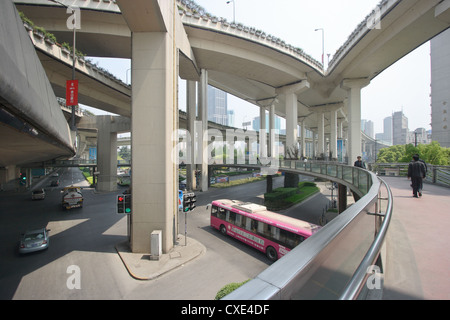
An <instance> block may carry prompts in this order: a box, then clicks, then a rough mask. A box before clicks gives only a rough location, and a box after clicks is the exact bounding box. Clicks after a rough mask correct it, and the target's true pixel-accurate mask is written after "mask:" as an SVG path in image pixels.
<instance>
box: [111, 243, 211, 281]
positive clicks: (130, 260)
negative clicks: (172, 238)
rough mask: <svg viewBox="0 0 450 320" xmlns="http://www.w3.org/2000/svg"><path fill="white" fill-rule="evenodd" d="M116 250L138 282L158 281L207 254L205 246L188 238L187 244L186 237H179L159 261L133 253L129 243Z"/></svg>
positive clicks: (122, 244) (144, 254)
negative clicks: (164, 275) (157, 279)
mask: <svg viewBox="0 0 450 320" xmlns="http://www.w3.org/2000/svg"><path fill="white" fill-rule="evenodd" d="M116 250H117V253H118V254H119V256H120V258H121V259H122V262H123V264H124V265H125V267H126V268H127V270H128V272H129V274H130V275H131V276H132V277H133V278H135V279H137V280H153V279H156V278H158V277H160V276H162V275H163V274H166V273H168V272H170V271H172V270H174V269H176V268H178V267H181V266H183V265H185V264H186V263H188V262H189V261H192V260H194V259H195V258H198V257H200V256H201V255H203V254H204V253H205V252H206V248H205V246H204V245H202V244H201V243H200V242H198V241H196V240H194V239H192V238H189V237H188V238H187V244H185V237H184V235H179V236H178V242H177V244H176V245H175V246H174V247H173V249H172V250H170V252H169V253H166V254H162V256H161V257H160V259H159V260H157V261H156V260H150V254H148V253H132V252H131V249H130V245H129V243H128V241H127V242H122V243H119V244H117V245H116Z"/></svg>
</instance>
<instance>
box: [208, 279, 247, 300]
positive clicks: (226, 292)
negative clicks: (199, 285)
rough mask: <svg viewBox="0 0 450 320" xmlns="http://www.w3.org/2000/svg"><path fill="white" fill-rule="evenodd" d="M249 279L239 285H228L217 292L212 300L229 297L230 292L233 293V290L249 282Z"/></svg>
mask: <svg viewBox="0 0 450 320" xmlns="http://www.w3.org/2000/svg"><path fill="white" fill-rule="evenodd" d="M249 281H250V279H248V280H246V281H244V282H241V283H235V282H233V283H229V284H227V285H226V286H224V287H223V288H222V289H220V290H219V292H217V294H216V297H215V298H214V300H220V299H222V298H223V297H225V296H227V295H229V294H230V293H231V292H233V291H234V290H236V289H237V288H239V287H240V286H242V285H244V284H245V283H247V282H249Z"/></svg>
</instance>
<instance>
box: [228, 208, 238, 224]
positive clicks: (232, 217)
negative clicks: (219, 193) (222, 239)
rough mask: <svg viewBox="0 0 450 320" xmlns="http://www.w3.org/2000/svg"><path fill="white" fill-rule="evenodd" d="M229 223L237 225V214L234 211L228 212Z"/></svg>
mask: <svg viewBox="0 0 450 320" xmlns="http://www.w3.org/2000/svg"><path fill="white" fill-rule="evenodd" d="M227 221H228V222H229V223H232V224H235V223H236V213H235V212H233V211H227Z"/></svg>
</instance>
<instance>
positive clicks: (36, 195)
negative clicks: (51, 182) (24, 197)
mask: <svg viewBox="0 0 450 320" xmlns="http://www.w3.org/2000/svg"><path fill="white" fill-rule="evenodd" d="M44 199H45V190H44V189H36V190H33V191H32V192H31V200H44Z"/></svg>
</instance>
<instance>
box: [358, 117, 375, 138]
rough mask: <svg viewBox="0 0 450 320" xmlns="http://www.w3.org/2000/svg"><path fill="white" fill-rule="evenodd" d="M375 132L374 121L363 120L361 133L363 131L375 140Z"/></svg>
mask: <svg viewBox="0 0 450 320" xmlns="http://www.w3.org/2000/svg"><path fill="white" fill-rule="evenodd" d="M374 130H375V129H374V125H373V121H371V120H364V119H361V131H363V132H364V133H365V134H367V135H368V136H369V137H371V138H374V136H375V133H374Z"/></svg>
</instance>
